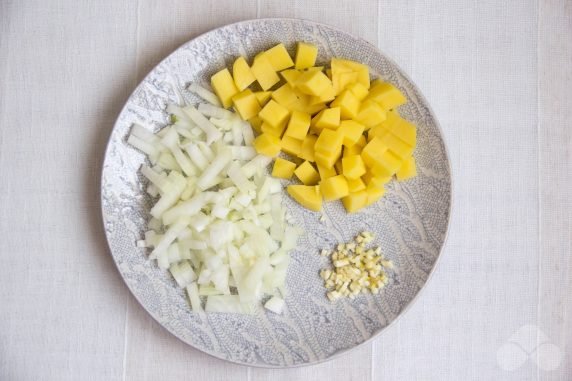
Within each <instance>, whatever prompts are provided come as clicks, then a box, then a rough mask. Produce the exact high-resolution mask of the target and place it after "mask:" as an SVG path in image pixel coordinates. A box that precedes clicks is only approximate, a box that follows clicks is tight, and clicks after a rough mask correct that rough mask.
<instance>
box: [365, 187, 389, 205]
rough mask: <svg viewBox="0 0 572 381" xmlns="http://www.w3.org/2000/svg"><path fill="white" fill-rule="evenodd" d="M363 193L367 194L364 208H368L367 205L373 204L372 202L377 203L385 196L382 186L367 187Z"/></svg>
mask: <svg viewBox="0 0 572 381" xmlns="http://www.w3.org/2000/svg"><path fill="white" fill-rule="evenodd" d="M365 191H366V193H367V201H366V206H369V205H371V204H373V203H374V202H376V201H378V200H379V199H380V198H382V197H383V195H384V194H385V188H384V187H383V186H382V187H376V186H371V185H368V187H367V188H366V190H365Z"/></svg>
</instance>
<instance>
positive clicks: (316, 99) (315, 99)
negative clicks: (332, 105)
mask: <svg viewBox="0 0 572 381" xmlns="http://www.w3.org/2000/svg"><path fill="white" fill-rule="evenodd" d="M335 98H336V94H335V92H334V88H333V87H332V88H331V89H328V90H327V91H324V92H323V93H322V94H320V95H312V96H311V97H310V102H309V104H310V106H313V105H316V104H320V103H328V102H330V101H333V100H334V99H335Z"/></svg>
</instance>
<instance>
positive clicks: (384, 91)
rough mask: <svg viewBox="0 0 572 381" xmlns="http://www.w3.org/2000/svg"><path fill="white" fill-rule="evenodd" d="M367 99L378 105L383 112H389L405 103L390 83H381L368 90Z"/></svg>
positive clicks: (405, 100)
mask: <svg viewBox="0 0 572 381" xmlns="http://www.w3.org/2000/svg"><path fill="white" fill-rule="evenodd" d="M367 99H371V100H373V101H375V102H376V103H378V104H379V105H380V106H381V107H383V108H384V109H385V110H391V109H394V108H396V107H398V106H401V105H403V104H405V103H407V98H405V96H404V95H403V93H401V91H399V89H398V88H397V87H395V86H393V85H392V84H391V83H387V82H382V83H379V84H377V85H376V86H374V87H372V88H371V89H370V90H369V95H368V97H367Z"/></svg>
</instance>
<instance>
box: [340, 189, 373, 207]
mask: <svg viewBox="0 0 572 381" xmlns="http://www.w3.org/2000/svg"><path fill="white" fill-rule="evenodd" d="M342 203H343V204H344V207H345V208H346V210H347V211H348V212H349V213H353V212H356V211H358V210H360V209H361V208H363V207H364V206H366V204H367V192H366V191H365V190H361V191H359V192H355V193H350V194H349V195H347V196H346V197H344V198H342Z"/></svg>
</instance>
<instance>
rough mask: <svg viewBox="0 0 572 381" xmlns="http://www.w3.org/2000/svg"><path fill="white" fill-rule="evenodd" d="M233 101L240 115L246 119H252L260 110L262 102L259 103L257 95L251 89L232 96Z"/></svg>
mask: <svg viewBox="0 0 572 381" xmlns="http://www.w3.org/2000/svg"><path fill="white" fill-rule="evenodd" d="M232 102H233V104H234V108H235V110H236V111H237V112H238V115H240V117H241V118H242V119H244V120H248V119H251V118H252V117H254V116H256V115H257V114H258V113H259V112H260V103H258V100H257V99H256V95H254V93H253V92H252V91H251V90H250V89H246V90H243V91H241V92H240V93H238V94H236V95H235V96H234V97H232Z"/></svg>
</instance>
